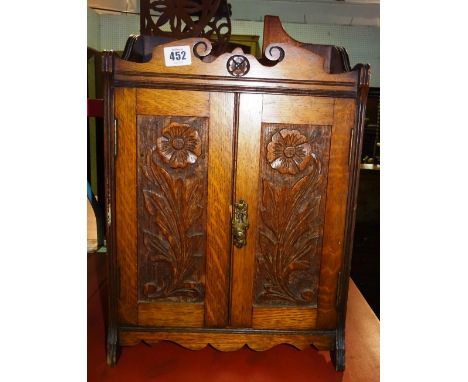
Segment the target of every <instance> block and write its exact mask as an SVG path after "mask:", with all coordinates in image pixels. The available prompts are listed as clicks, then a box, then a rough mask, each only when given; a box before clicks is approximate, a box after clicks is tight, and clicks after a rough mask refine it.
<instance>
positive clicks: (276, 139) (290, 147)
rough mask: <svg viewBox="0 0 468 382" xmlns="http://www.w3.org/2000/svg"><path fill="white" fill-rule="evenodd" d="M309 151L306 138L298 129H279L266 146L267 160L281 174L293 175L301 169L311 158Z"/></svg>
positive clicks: (310, 150)
mask: <svg viewBox="0 0 468 382" xmlns="http://www.w3.org/2000/svg"><path fill="white" fill-rule="evenodd" d="M311 153H312V149H311V147H310V144H309V143H308V142H307V138H306V137H305V136H304V135H302V134H301V133H300V132H299V131H298V130H289V129H282V130H280V131H279V132H277V133H276V134H274V135H273V137H272V138H271V141H270V143H268V146H267V160H268V162H269V163H270V166H271V167H272V168H274V169H275V170H277V171H279V172H280V173H281V174H290V175H295V174H297V173H299V172H301V171H303V170H304V169H305V168H306V167H307V165H308V164H309V162H310V160H311Z"/></svg>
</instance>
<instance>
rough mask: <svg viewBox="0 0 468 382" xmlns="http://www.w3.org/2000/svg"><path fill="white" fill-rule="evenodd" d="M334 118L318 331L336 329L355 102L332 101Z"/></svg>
mask: <svg viewBox="0 0 468 382" xmlns="http://www.w3.org/2000/svg"><path fill="white" fill-rule="evenodd" d="M334 116H335V117H334V118H335V120H334V125H333V132H332V140H331V147H330V165H329V170H328V188H327V205H326V208H325V229H324V233H323V252H322V265H321V270H320V284H319V294H318V307H319V311H318V317H317V327H318V328H321V329H325V328H333V327H335V325H336V306H335V305H336V290H337V280H338V272H339V270H340V269H341V266H342V261H343V249H344V243H343V237H344V230H345V218H346V201H347V192H348V181H349V168H348V158H349V147H350V138H351V129H352V128H353V125H354V116H355V102H354V101H353V100H341V99H337V100H335V108H334Z"/></svg>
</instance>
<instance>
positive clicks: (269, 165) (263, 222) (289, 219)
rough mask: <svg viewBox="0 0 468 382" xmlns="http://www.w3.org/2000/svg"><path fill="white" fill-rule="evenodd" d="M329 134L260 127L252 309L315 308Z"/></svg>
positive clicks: (320, 129)
mask: <svg viewBox="0 0 468 382" xmlns="http://www.w3.org/2000/svg"><path fill="white" fill-rule="evenodd" d="M330 134H331V126H316V125H289V124H271V123H264V124H262V143H261V169H260V172H261V177H260V191H259V192H260V203H259V211H258V220H259V223H258V224H259V225H258V235H257V246H256V280H255V290H254V296H255V304H256V305H263V306H283V305H286V306H291V305H294V306H297V305H299V306H316V305H317V287H318V281H319V273H320V259H321V250H322V237H323V223H324V211H325V200H326V185H327V174H328V160H329V149H330Z"/></svg>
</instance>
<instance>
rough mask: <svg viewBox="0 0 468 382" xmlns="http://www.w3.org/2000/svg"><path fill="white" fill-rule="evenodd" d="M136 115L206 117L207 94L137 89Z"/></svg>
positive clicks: (208, 111)
mask: <svg viewBox="0 0 468 382" xmlns="http://www.w3.org/2000/svg"><path fill="white" fill-rule="evenodd" d="M136 106H137V114H140V115H141V114H147V115H178V116H197V117H208V115H209V113H210V108H209V93H206V92H195V91H184V92H180V91H179V90H164V89H160V90H155V89H137V105H136Z"/></svg>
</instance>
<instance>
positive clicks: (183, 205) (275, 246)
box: [104, 38, 368, 370]
mask: <svg viewBox="0 0 468 382" xmlns="http://www.w3.org/2000/svg"><path fill="white" fill-rule="evenodd" d="M175 46H187V47H189V49H190V52H191V55H192V57H191V64H190V65H184V66H166V61H165V59H164V49H165V48H168V47H175ZM209 48H210V44H209V42H208V40H204V39H198V38H192V39H187V40H180V41H176V42H173V43H169V44H166V45H163V46H158V47H156V48H155V49H154V52H153V57H152V59H151V60H150V61H149V62H147V63H133V62H128V61H124V60H120V59H118V58H116V57H114V56H113V55H112V54H111V53H105V55H104V71H105V75H106V154H107V156H106V158H107V161H106V171H107V174H108V182H107V190H108V193H107V200H106V202H107V237H108V248H109V272H110V285H109V290H110V299H109V328H108V362H109V364H111V365H113V364H115V362H116V353H117V349H118V346H119V345H132V344H136V343H138V342H139V341H142V340H144V341H146V342H157V341H160V340H171V341H174V342H177V343H179V344H181V345H183V346H185V347H187V348H190V349H200V348H203V347H204V346H206V345H207V344H211V345H212V346H214V347H215V348H217V349H220V350H235V349H239V348H240V347H242V346H243V345H245V344H247V345H248V346H249V347H251V348H252V349H255V350H265V349H269V348H271V347H272V346H274V345H277V344H279V343H290V344H292V345H294V346H296V347H298V348H304V347H306V346H310V345H314V346H315V347H316V348H318V349H328V350H331V351H332V352H333V359H334V361H335V363H336V367H337V369H338V370H342V369H343V368H344V319H345V308H346V294H347V283H348V277H349V260H350V248H351V245H352V243H351V240H352V229H353V219H354V207H353V206H355V199H356V195H355V188H356V184H357V183H356V182H357V165H358V162H359V150H360V146H361V140H362V117H363V112H364V109H363V108H364V105H365V97H366V91H367V86H368V74H367V73H368V67H366V66H358V67H356V68H355V69H354V70H351V71H347V72H343V73H339V74H330V73H327V72H326V71H325V70H324V69H323V68H324V58H323V57H321V56H319V55H317V54H315V53H313V52H310V51H308V50H306V49H304V48H302V47H298V46H293V45H291V44H287V43H278V44H273V45H272V46H270V47H269V48H268V49H266V51H265V52H266V53H265V54H266V58H268V59H269V60H270V63H269V66H267V65H264V64H261V63H260V62H258V61H257V60H256V58H255V57H253V56H251V55H244V54H243V53H242V51H240V50H235V51H234V52H232V53H225V54H223V55H221V56H219V57H217V58H216V59H215V60H214V61H212V62H210V63H206V62H202V60H200V59H199V58H198V57H203V56H206V55H208V53H209ZM210 61H211V60H210Z"/></svg>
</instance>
